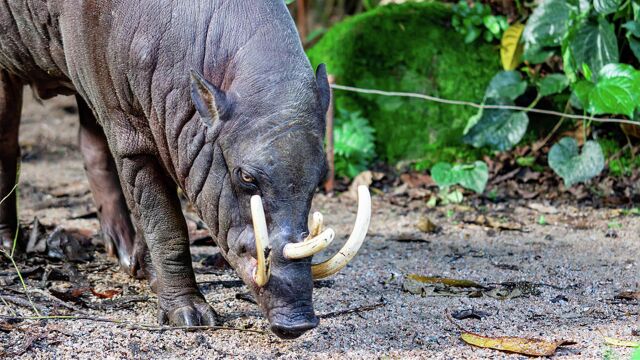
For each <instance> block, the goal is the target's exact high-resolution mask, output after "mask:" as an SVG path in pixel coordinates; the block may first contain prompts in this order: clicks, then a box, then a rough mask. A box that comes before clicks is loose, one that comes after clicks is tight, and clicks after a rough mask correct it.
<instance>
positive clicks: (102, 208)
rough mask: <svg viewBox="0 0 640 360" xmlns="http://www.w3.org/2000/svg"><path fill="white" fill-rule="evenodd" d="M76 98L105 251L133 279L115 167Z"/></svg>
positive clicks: (130, 239) (129, 228)
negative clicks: (114, 258) (116, 260)
mask: <svg viewBox="0 0 640 360" xmlns="http://www.w3.org/2000/svg"><path fill="white" fill-rule="evenodd" d="M76 98H77V102H78V110H79V114H80V132H79V142H80V150H81V151H82V156H83V158H84V167H85V171H86V173H87V177H88V178H89V186H90V187H91V192H92V194H93V200H94V201H95V204H96V208H97V209H98V218H99V219H100V226H101V228H102V235H103V237H104V243H105V247H106V249H107V252H108V253H109V254H110V255H112V256H117V257H118V259H119V261H120V266H122V268H123V270H125V271H126V272H129V273H130V274H131V275H136V274H135V271H136V269H135V268H136V266H135V265H134V266H132V261H133V262H135V261H136V259H132V258H131V256H132V255H133V250H134V239H135V230H134V227H133V224H132V222H131V216H130V215H129V208H128V207H127V203H126V200H125V197H124V195H123V193H122V187H121V184H120V179H119V177H118V172H117V168H116V164H115V162H114V160H113V157H112V156H111V152H110V151H109V145H108V144H107V138H106V136H105V134H104V132H103V130H102V127H101V126H100V125H99V124H98V122H97V121H96V119H95V117H94V115H93V113H92V111H91V109H89V107H88V106H87V104H86V103H85V102H84V100H82V98H80V97H79V96H77V97H76Z"/></svg>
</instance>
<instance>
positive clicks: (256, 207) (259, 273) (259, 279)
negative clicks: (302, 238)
mask: <svg viewBox="0 0 640 360" xmlns="http://www.w3.org/2000/svg"><path fill="white" fill-rule="evenodd" d="M251 218H252V220H253V234H254V236H255V239H256V257H257V260H258V264H257V266H256V271H255V273H254V274H253V280H254V281H255V283H256V285H258V286H259V287H263V286H265V285H266V284H267V282H268V281H269V265H268V263H267V261H268V260H269V259H268V258H265V253H266V250H267V249H268V248H269V232H268V230H267V219H266V218H265V216H264V209H263V207H262V198H261V197H260V196H259V195H254V196H252V197H251Z"/></svg>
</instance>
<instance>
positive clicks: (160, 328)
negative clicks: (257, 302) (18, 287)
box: [0, 315, 266, 335]
mask: <svg viewBox="0 0 640 360" xmlns="http://www.w3.org/2000/svg"><path fill="white" fill-rule="evenodd" d="M0 319H2V320H9V321H16V320H18V321H20V320H22V321H25V320H60V321H80V320H84V321H93V322H102V323H108V324H114V325H117V326H120V327H125V328H127V329H130V330H144V331H152V332H165V331H177V330H183V331H188V330H214V331H239V332H251V333H256V334H263V335H265V334H266V332H264V331H261V330H253V329H242V328H234V327H229V326H155V325H149V324H136V323H132V322H129V321H122V320H112V319H107V318H99V317H92V316H31V317H20V316H5V315H0Z"/></svg>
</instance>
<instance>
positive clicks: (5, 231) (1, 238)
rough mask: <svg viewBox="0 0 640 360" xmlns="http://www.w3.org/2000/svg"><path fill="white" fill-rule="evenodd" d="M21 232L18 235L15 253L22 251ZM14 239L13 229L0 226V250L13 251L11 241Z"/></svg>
mask: <svg viewBox="0 0 640 360" xmlns="http://www.w3.org/2000/svg"><path fill="white" fill-rule="evenodd" d="M20 234H22V231H20V232H19V233H18V238H17V240H16V241H17V244H16V251H18V250H23V246H22V245H23V244H22V236H20ZM14 239H15V232H14V230H13V229H11V228H8V227H3V226H0V249H2V250H6V251H11V250H12V249H13V241H14Z"/></svg>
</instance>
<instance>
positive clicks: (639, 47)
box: [629, 38, 640, 61]
mask: <svg viewBox="0 0 640 360" xmlns="http://www.w3.org/2000/svg"><path fill="white" fill-rule="evenodd" d="M629 47H630V48H631V51H632V52H633V55H635V56H636V59H638V61H640V40H638V39H635V38H629Z"/></svg>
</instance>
